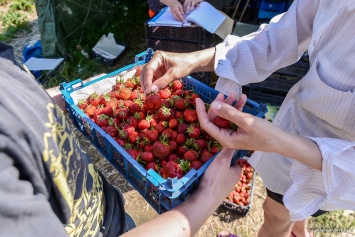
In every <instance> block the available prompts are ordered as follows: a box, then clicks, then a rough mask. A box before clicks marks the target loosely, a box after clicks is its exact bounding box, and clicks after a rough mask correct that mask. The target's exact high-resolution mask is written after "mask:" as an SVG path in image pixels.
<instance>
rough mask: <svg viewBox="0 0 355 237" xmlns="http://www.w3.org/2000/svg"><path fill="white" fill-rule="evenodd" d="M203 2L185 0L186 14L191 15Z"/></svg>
mask: <svg viewBox="0 0 355 237" xmlns="http://www.w3.org/2000/svg"><path fill="white" fill-rule="evenodd" d="M200 2H202V0H185V2H184V10H185V13H186V14H189V13H190V12H191V11H192V10H193V9H194V8H195V7H198V5H199V4H200Z"/></svg>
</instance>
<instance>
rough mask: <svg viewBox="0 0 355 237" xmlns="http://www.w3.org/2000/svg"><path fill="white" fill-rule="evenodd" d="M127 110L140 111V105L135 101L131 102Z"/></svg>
mask: <svg viewBox="0 0 355 237" xmlns="http://www.w3.org/2000/svg"><path fill="white" fill-rule="evenodd" d="M128 109H129V111H131V113H132V114H134V113H136V112H140V111H141V110H142V107H141V106H140V105H139V104H138V103H137V102H133V103H131V104H130V105H129V106H128Z"/></svg>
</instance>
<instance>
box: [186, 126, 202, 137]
mask: <svg viewBox="0 0 355 237" xmlns="http://www.w3.org/2000/svg"><path fill="white" fill-rule="evenodd" d="M187 133H188V134H189V137H191V138H195V139H197V138H199V137H200V134H201V131H200V129H199V128H198V127H196V126H195V125H193V124H191V125H190V127H189V128H188V129H187Z"/></svg>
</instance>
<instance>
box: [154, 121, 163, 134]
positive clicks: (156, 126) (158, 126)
mask: <svg viewBox="0 0 355 237" xmlns="http://www.w3.org/2000/svg"><path fill="white" fill-rule="evenodd" d="M154 129H155V130H156V131H157V132H158V133H162V132H163V131H164V130H165V126H164V124H162V123H157V124H156V125H155V127H154Z"/></svg>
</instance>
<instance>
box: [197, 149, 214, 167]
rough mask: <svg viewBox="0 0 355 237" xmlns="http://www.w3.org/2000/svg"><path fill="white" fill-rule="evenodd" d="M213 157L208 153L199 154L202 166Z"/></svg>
mask: <svg viewBox="0 0 355 237" xmlns="http://www.w3.org/2000/svg"><path fill="white" fill-rule="evenodd" d="M212 157H213V155H212V154H211V153H210V152H208V151H204V152H202V154H201V158H200V161H201V162H202V164H204V163H206V162H207V161H208V160H209V159H211V158H212Z"/></svg>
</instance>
